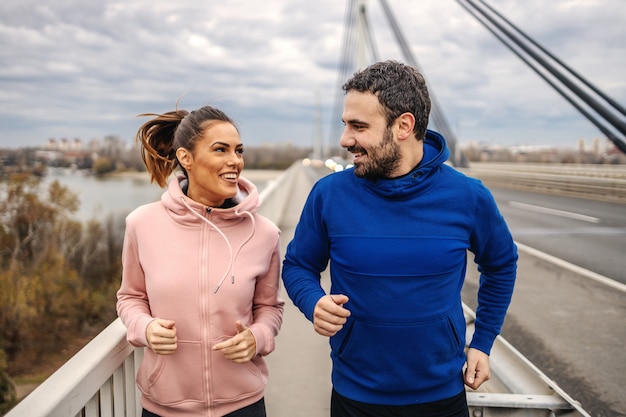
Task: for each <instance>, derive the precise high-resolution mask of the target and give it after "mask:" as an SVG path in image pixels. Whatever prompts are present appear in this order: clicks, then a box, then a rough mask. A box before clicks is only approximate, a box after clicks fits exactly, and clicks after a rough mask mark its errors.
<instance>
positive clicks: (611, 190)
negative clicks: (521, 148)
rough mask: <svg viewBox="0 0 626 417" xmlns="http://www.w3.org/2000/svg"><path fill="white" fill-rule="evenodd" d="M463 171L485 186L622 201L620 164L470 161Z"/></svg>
mask: <svg viewBox="0 0 626 417" xmlns="http://www.w3.org/2000/svg"><path fill="white" fill-rule="evenodd" d="M463 171H464V172H465V173H466V174H467V175H470V176H473V177H476V178H478V179H480V180H482V181H483V182H484V183H485V184H486V185H488V186H490V185H493V186H504V187H508V188H516V189H521V190H527V191H532V192H539V193H552V194H559V195H566V196H571V197H578V198H592V199H596V200H603V201H611V202H617V203H626V167H625V166H624V165H593V164H520V163H509V164H504V163H475V162H474V163H472V164H471V165H470V168H468V169H466V170H463Z"/></svg>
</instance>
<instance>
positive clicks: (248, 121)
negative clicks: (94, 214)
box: [0, 0, 626, 148]
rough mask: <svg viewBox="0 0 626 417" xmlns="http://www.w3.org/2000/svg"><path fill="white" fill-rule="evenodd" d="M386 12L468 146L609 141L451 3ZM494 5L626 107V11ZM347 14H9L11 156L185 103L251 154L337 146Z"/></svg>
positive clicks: (43, 10)
mask: <svg viewBox="0 0 626 417" xmlns="http://www.w3.org/2000/svg"><path fill="white" fill-rule="evenodd" d="M388 3H389V5H390V6H391V8H392V10H393V13H394V14H395V16H396V19H397V21H398V23H399V25H400V27H401V30H402V31H403V32H404V36H405V38H406V39H407V40H408V42H409V43H410V47H411V49H412V52H413V54H414V56H415V57H416V59H417V61H418V63H419V65H420V66H421V68H422V70H423V71H424V73H425V75H426V78H427V80H428V82H429V85H430V87H431V92H432V93H433V94H434V95H435V97H436V99H437V101H438V102H439V104H440V106H441V108H442V109H443V111H444V114H445V117H446V118H447V120H448V122H449V124H450V126H451V127H452V129H453V130H454V131H455V132H456V136H457V137H458V139H459V141H460V142H461V143H462V144H463V143H468V142H470V141H477V142H479V141H480V142H488V143H493V144H502V145H555V146H572V147H573V146H575V143H576V142H577V141H578V140H579V139H585V140H587V141H591V139H592V138H594V137H599V136H601V134H600V132H599V131H598V130H597V128H596V127H594V126H593V125H592V124H591V123H590V122H588V121H587V120H586V119H585V118H583V117H582V116H580V115H579V113H578V112H577V111H576V110H575V109H574V108H573V107H572V106H571V105H570V104H569V103H567V102H566V101H565V100H564V99H563V98H562V97H561V96H560V95H559V94H558V93H556V92H555V91H554V90H553V89H551V88H550V87H549V86H548V85H547V84H546V82H545V81H544V80H542V79H541V78H539V77H538V76H537V75H536V74H535V73H534V72H533V71H532V70H531V69H530V68H528V67H527V66H526V65H525V64H524V63H523V62H522V61H521V60H520V59H519V58H518V57H516V56H515V55H513V54H512V53H511V52H510V51H509V50H508V49H507V48H506V47H505V46H503V45H502V44H501V43H500V42H499V41H498V40H497V39H495V38H494V37H493V36H492V35H491V34H490V33H489V32H488V31H487V30H486V29H485V28H484V27H483V26H482V25H481V24H480V23H478V21H477V20H476V19H475V18H474V17H472V16H471V15H470V14H468V13H467V12H466V11H465V10H464V9H463V8H462V7H461V6H460V5H459V3H457V2H456V1H455V0H421V1H416V0H388ZM489 3H490V4H491V5H492V6H493V7H495V8H496V9H497V10H498V11H500V12H501V13H502V14H504V15H505V16H507V17H508V18H509V19H510V20H511V21H513V22H514V23H515V24H516V25H517V26H518V27H519V28H521V29H522V30H524V31H525V32H526V33H527V34H529V35H530V36H532V37H533V38H534V39H535V40H536V41H538V42H539V43H540V44H542V45H543V46H544V47H545V48H547V49H548V50H550V51H551V52H552V53H553V54H555V55H556V56H558V57H559V58H560V59H561V60H563V61H565V62H566V63H567V64H568V65H570V66H571V67H573V68H574V69H576V70H577V71H578V72H579V73H580V74H582V75H583V76H584V77H586V78H587V79H588V80H589V81H591V82H592V83H594V84H595V85H596V86H597V87H599V88H600V89H601V90H603V91H604V92H606V93H607V94H609V95H610V96H611V97H613V98H614V99H616V100H617V101H618V102H620V103H621V104H622V105H626V75H624V74H626V70H625V68H626V25H625V24H624V21H625V19H626V1H624V0H551V1H545V0H526V1H519V0H489ZM346 4H347V2H344V1H339V0H315V1H304V0H264V1H262V2H261V1H258V0H222V1H217V0H204V1H202V0H201V1H198V0H177V1H170V0H100V1H84V0H47V1H41V0H2V1H0V147H12V148H15V147H23V146H38V145H44V144H45V143H46V142H47V140H48V138H58V139H60V138H68V139H73V138H82V139H83V140H84V141H89V140H91V139H94V138H103V137H105V136H108V135H115V136H118V137H121V138H122V139H124V140H126V141H127V142H129V143H130V142H132V141H133V140H134V135H135V132H136V130H137V128H138V127H139V126H140V125H141V123H142V122H143V121H144V119H141V118H138V117H137V115H138V114H140V113H145V112H164V111H168V110H172V109H174V107H175V105H176V101H177V100H179V99H180V104H179V107H181V108H185V109H188V110H192V109H194V108H197V107H200V106H202V105H204V104H211V105H215V106H217V107H220V108H222V109H223V110H225V111H226V112H227V113H228V114H229V115H231V117H233V118H234V119H235V120H236V121H237V123H238V125H239V127H240V130H241V132H242V138H243V141H244V144H250V145H260V144H267V143H274V144H284V143H291V144H294V145H301V146H310V145H311V144H312V143H313V140H314V136H315V132H316V126H321V135H322V140H323V141H324V142H330V143H333V144H334V143H337V142H338V139H339V138H338V137H333V138H331V137H330V136H332V135H331V132H332V131H333V128H332V126H331V122H332V121H333V120H336V117H335V115H334V111H333V110H334V107H335V106H334V104H335V97H336V92H337V89H338V86H339V85H340V84H339V83H340V80H339V78H340V77H339V75H340V74H339V65H340V56H341V52H342V50H341V49H342V48H341V47H342V40H343V33H344V28H343V22H344V16H345V7H346ZM368 15H369V19H370V24H371V26H372V31H373V34H374V37H375V39H376V48H377V49H378V52H379V54H380V58H381V59H397V60H404V59H403V56H402V54H401V51H400V49H399V48H398V47H397V43H396V41H395V37H394V35H393V33H392V32H391V30H390V27H389V24H388V23H387V20H386V18H385V15H384V13H383V12H382V10H381V8H380V4H379V2H378V1H376V0H370V1H369V4H368ZM318 108H319V109H320V114H321V117H319V118H317V117H316V114H317V111H316V109H318ZM316 120H321V124H316Z"/></svg>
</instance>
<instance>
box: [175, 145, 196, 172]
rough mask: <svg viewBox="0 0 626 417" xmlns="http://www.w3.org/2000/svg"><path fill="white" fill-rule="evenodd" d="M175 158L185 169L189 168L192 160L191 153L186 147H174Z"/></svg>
mask: <svg viewBox="0 0 626 417" xmlns="http://www.w3.org/2000/svg"><path fill="white" fill-rule="evenodd" d="M176 158H177V159H178V163H179V164H180V165H181V166H182V167H183V168H185V170H187V171H188V170H189V168H190V167H191V161H192V160H193V155H191V152H190V151H189V150H188V149H185V148H182V147H181V148H178V149H176Z"/></svg>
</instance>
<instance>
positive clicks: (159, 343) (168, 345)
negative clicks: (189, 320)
mask: <svg viewBox="0 0 626 417" xmlns="http://www.w3.org/2000/svg"><path fill="white" fill-rule="evenodd" d="M146 340H147V341H148V346H150V349H152V350H153V351H154V353H158V354H159V355H171V354H172V353H174V352H176V347H177V345H176V323H175V322H174V321H173V320H165V319H154V320H152V321H151V322H150V323H149V324H148V327H147V328H146Z"/></svg>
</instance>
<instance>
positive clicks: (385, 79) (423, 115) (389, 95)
mask: <svg viewBox="0 0 626 417" xmlns="http://www.w3.org/2000/svg"><path fill="white" fill-rule="evenodd" d="M342 89H343V91H345V92H346V93H347V92H349V91H351V90H355V91H360V92H366V91H369V92H370V93H372V94H374V95H375V96H377V97H378V102H379V103H380V104H381V105H382V106H383V109H384V111H385V117H386V119H387V126H388V127H389V126H391V125H392V124H393V122H394V121H395V120H396V119H397V118H398V116H400V115H401V114H403V113H411V114H412V115H413V116H415V127H414V128H413V132H415V136H416V137H417V139H418V140H422V139H424V137H425V135H426V129H427V127H428V116H429V114H430V95H429V94H428V87H427V86H426V80H424V77H423V76H422V74H420V73H419V72H418V71H417V70H416V69H415V68H413V67H411V66H409V65H405V64H402V63H400V62H397V61H383V62H377V63H375V64H372V65H370V66H369V67H367V68H365V69H364V70H362V71H358V72H357V73H355V74H354V76H353V77H352V78H350V79H349V80H348V81H346V83H345V84H344V85H343V86H342Z"/></svg>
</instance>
